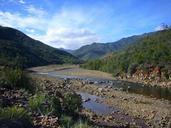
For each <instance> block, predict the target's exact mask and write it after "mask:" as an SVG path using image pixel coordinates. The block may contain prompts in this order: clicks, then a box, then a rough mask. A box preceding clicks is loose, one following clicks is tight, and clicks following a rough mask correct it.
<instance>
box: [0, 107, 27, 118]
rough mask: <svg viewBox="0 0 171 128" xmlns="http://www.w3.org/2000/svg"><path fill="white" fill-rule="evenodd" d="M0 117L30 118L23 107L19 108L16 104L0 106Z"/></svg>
mask: <svg viewBox="0 0 171 128" xmlns="http://www.w3.org/2000/svg"><path fill="white" fill-rule="evenodd" d="M0 119H10V120H17V119H24V120H30V116H29V115H28V113H27V111H26V110H25V109H24V108H20V107H18V106H13V107H7V108H0Z"/></svg>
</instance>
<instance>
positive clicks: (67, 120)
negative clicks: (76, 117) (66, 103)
mask: <svg viewBox="0 0 171 128" xmlns="http://www.w3.org/2000/svg"><path fill="white" fill-rule="evenodd" d="M60 122H61V124H62V127H64V128H70V127H71V126H72V125H74V121H73V119H72V117H71V116H67V115H62V116H61V118H60Z"/></svg>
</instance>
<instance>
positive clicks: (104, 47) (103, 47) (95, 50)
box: [71, 35, 145, 60]
mask: <svg viewBox="0 0 171 128" xmlns="http://www.w3.org/2000/svg"><path fill="white" fill-rule="evenodd" d="M143 36H145V35H140V36H131V37H128V38H123V39H121V40H118V41H116V42H111V43H93V44H90V45H85V46H82V47H81V48H79V49H77V50H75V51H72V52H71V53H72V54H73V55H75V56H76V57H78V58H80V59H82V60H93V59H97V58H101V57H103V56H104V55H106V54H108V53H111V52H115V51H118V50H120V49H123V48H125V47H126V46H127V45H129V44H132V43H135V42H137V40H139V39H140V38H142V37H143Z"/></svg>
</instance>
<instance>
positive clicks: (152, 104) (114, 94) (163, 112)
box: [33, 75, 171, 128]
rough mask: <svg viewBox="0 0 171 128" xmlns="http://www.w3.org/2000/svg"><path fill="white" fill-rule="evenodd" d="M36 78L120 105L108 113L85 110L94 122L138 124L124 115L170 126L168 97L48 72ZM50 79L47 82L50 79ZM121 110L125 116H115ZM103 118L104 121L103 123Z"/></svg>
mask: <svg viewBox="0 0 171 128" xmlns="http://www.w3.org/2000/svg"><path fill="white" fill-rule="evenodd" d="M33 78H34V79H37V82H38V81H39V82H40V84H42V85H43V83H46V84H47V83H49V85H51V86H53V85H60V86H59V88H66V89H67V90H68V91H69V90H73V91H75V92H86V93H89V94H92V95H96V96H100V97H102V98H104V99H103V100H101V101H97V102H101V103H104V104H107V105H109V106H111V107H117V108H119V109H120V111H118V112H113V113H111V114H109V115H107V116H106V115H105V116H104V115H97V114H96V113H94V112H91V111H89V110H87V111H86V109H85V110H84V111H83V112H84V115H88V117H89V119H91V121H93V122H94V123H99V122H101V123H103V124H105V123H107V124H112V123H113V124H115V125H116V124H120V123H121V124H120V125H121V126H122V125H124V126H127V125H132V126H136V127H138V123H137V122H136V121H133V122H130V121H127V120H126V121H125V117H127V116H130V117H131V119H132V118H133V120H135V119H137V118H138V119H141V120H143V121H144V122H145V125H147V126H148V127H158V128H161V127H163V128H167V127H169V126H170V122H171V113H170V108H171V104H170V102H169V101H167V100H161V99H156V98H150V97H146V96H142V95H138V94H130V93H127V92H123V91H119V90H114V89H112V88H111V87H110V86H106V87H98V86H97V85H94V84H86V83H84V82H82V81H79V80H69V81H66V80H61V79H60V80H59V79H57V78H54V77H49V76H48V77H47V76H46V75H36V76H35V75H34V77H33ZM47 81H48V82H47ZM118 113H124V114H125V116H124V117H121V118H116V115H118ZM102 121H103V122H102Z"/></svg>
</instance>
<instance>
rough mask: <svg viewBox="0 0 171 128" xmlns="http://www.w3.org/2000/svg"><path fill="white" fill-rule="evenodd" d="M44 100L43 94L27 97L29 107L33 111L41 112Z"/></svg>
mask: <svg viewBox="0 0 171 128" xmlns="http://www.w3.org/2000/svg"><path fill="white" fill-rule="evenodd" d="M44 101H45V95H44V94H36V95H34V96H33V97H31V98H30V99H29V102H28V103H29V107H30V108H31V109H32V110H33V111H38V112H40V113H41V114H42V112H43V106H42V104H43V102H44Z"/></svg>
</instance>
